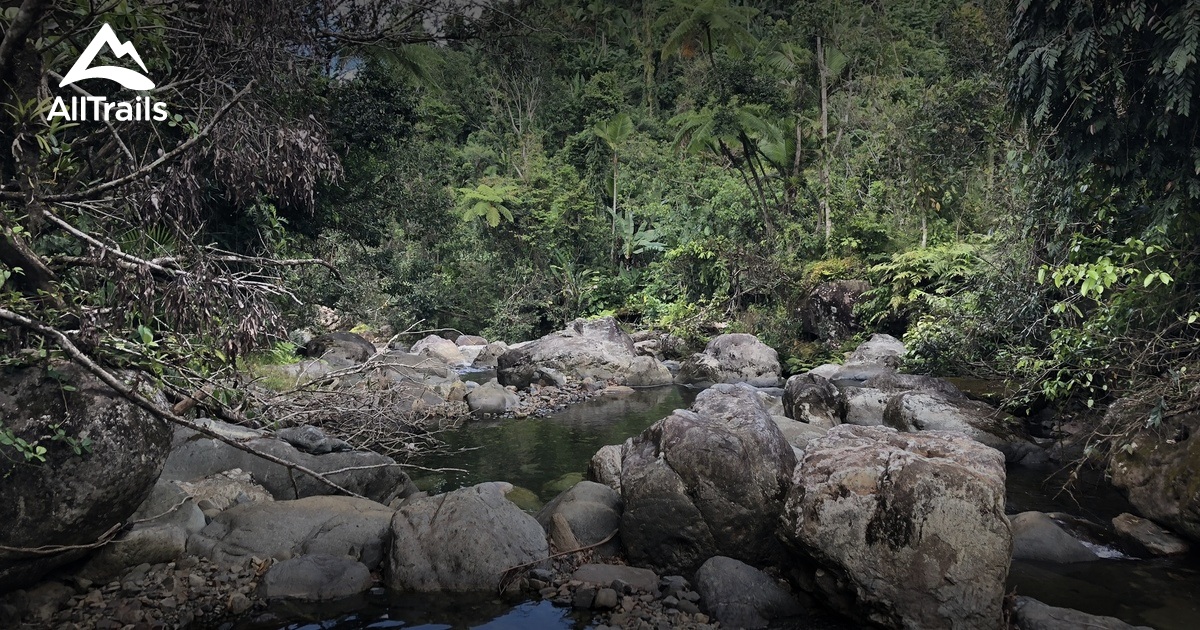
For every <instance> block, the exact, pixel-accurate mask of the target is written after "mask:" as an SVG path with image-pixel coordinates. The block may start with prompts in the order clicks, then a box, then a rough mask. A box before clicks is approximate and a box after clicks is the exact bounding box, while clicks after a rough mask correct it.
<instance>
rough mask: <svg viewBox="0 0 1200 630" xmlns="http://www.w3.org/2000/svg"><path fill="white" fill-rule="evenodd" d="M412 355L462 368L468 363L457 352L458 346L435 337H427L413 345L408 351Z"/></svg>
mask: <svg viewBox="0 0 1200 630" xmlns="http://www.w3.org/2000/svg"><path fill="white" fill-rule="evenodd" d="M409 352H411V353H412V354H416V355H420V356H425V357H430V358H434V359H438V360H439V361H442V362H444V363H445V364H446V365H452V366H462V365H468V364H469V362H468V361H467V360H466V358H465V357H463V355H462V352H459V350H458V344H456V343H454V342H453V341H450V340H449V339H446V338H445V337H439V336H437V335H429V336H428V337H425V338H424V339H422V340H420V341H418V342H417V343H414V344H413V345H412V348H410V349H409Z"/></svg>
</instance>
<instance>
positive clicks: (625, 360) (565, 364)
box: [497, 317, 669, 389]
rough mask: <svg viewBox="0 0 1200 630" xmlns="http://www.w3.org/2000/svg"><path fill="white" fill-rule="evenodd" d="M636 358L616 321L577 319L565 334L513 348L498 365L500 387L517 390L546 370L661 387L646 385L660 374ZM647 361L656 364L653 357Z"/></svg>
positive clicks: (560, 333)
mask: <svg viewBox="0 0 1200 630" xmlns="http://www.w3.org/2000/svg"><path fill="white" fill-rule="evenodd" d="M635 357H637V354H636V352H635V350H634V347H633V340H632V339H630V338H629V335H628V334H626V333H625V331H623V330H621V327H620V326H619V325H617V321H616V320H615V319H613V318H611V317H603V318H600V319H593V320H584V319H577V320H575V321H573V322H571V323H570V324H568V325H567V327H566V329H564V330H561V331H559V332H556V333H552V334H549V335H546V336H545V337H542V338H541V339H538V340H537V341H533V342H531V343H528V344H524V345H520V346H519V347H518V346H511V347H510V349H509V350H508V352H505V353H504V354H502V355H500V358H499V360H498V361H497V378H498V379H499V380H500V384H501V385H513V386H515V387H517V388H518V389H523V388H526V387H528V386H529V385H530V383H533V382H535V381H536V380H537V379H538V378H539V371H543V370H550V371H553V372H557V373H561V374H563V375H565V376H568V377H571V378H574V379H577V380H583V379H585V378H592V379H594V380H597V381H601V382H603V381H609V380H611V381H616V382H617V383H619V384H626V383H628V381H629V380H630V379H631V377H633V380H635V381H636V382H635V383H628V384H636V385H645V384H661V383H647V382H644V379H645V375H647V374H649V375H651V376H653V375H654V374H655V373H656V372H657V371H656V370H652V369H651V368H652V366H649V365H647V364H646V363H645V362H640V363H638V362H635V361H634V359H635ZM645 359H648V360H649V361H651V362H653V363H657V361H656V360H655V359H653V358H652V357H645ZM668 373H669V372H668ZM638 375H641V376H638ZM659 376H660V377H661V374H659Z"/></svg>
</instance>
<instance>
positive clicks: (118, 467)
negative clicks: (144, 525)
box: [0, 361, 171, 591]
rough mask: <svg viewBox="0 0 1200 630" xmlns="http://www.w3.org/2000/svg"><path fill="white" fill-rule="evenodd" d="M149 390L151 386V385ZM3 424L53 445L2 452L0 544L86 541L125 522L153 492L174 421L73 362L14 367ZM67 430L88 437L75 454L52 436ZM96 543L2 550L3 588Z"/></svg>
mask: <svg viewBox="0 0 1200 630" xmlns="http://www.w3.org/2000/svg"><path fill="white" fill-rule="evenodd" d="M143 393H144V394H148V395H150V396H151V397H154V396H155V395H154V394H153V393H151V392H143ZM0 419H3V428H4V429H5V430H6V431H11V432H12V434H13V435H14V436H15V437H17V438H21V439H24V440H26V441H27V442H29V443H33V442H38V443H39V444H38V445H39V446H41V447H43V448H44V449H45V453H44V454H43V455H42V456H43V457H44V458H45V461H44V462H36V461H35V462H33V463H26V462H25V460H24V457H23V456H22V455H21V454H20V453H19V452H18V451H17V450H16V449H15V448H14V447H9V446H2V447H0V448H3V449H4V450H5V451H6V454H7V455H8V456H7V457H0V496H2V497H4V499H3V500H0V523H3V526H2V527H0V545H3V546H6V547H26V548H31V547H44V546H72V545H88V544H91V543H94V542H96V540H97V539H98V538H100V537H101V536H102V535H104V534H105V533H107V532H109V531H110V530H112V528H114V527H117V526H119V525H121V524H123V523H125V521H126V519H128V518H129V516H130V515H131V514H133V513H134V511H135V510H137V508H138V506H140V505H141V504H142V502H143V501H144V500H145V499H146V497H147V496H149V495H150V492H151V490H152V489H153V488H154V484H155V481H156V480H157V479H158V476H159V472H160V471H161V470H162V467H163V462H164V461H165V459H166V456H167V451H168V450H170V444H171V429H170V427H169V426H168V425H167V424H166V423H165V422H163V421H161V420H159V419H158V418H155V417H153V416H151V415H150V414H149V413H147V412H146V411H143V410H142V409H141V408H139V407H137V406H135V405H134V404H132V403H130V402H127V401H126V400H125V399H124V398H123V397H121V396H120V394H118V393H117V392H115V391H113V390H112V389H111V388H109V387H108V386H107V385H105V384H104V383H103V382H101V381H100V380H99V379H97V378H96V377H94V376H92V375H91V373H89V372H87V371H85V370H83V369H82V368H79V367H77V366H75V365H74V364H71V363H65V362H59V361H54V362H50V363H49V364H48V365H47V366H41V367H31V368H25V369H20V370H13V371H9V372H8V373H6V374H5V377H4V379H3V380H2V381H0ZM55 428H57V429H61V430H62V431H63V433H64V435H65V436H66V437H69V438H71V439H73V440H79V441H82V440H84V439H86V440H88V441H89V447H88V449H87V450H86V451H82V449H81V453H80V454H76V453H75V450H74V449H73V448H72V447H71V446H70V445H69V444H67V443H66V442H64V441H55V440H52V439H50V436H53V435H54V434H55ZM87 553H89V550H69V551H65V552H63V553H58V554H28V553H20V552H14V551H0V591H4V590H8V589H9V588H12V587H16V586H21V585H28V584H31V583H33V582H36V581H37V580H38V579H39V578H40V577H42V576H43V575H45V574H46V573H48V572H49V571H51V570H53V569H55V568H57V567H59V566H62V565H63V564H66V563H68V562H72V561H74V560H76V559H79V558H81V557H83V556H84V555H86V554H87Z"/></svg>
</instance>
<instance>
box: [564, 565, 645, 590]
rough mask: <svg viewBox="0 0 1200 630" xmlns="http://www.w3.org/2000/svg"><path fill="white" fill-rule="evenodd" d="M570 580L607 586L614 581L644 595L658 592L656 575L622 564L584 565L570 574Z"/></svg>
mask: <svg viewBox="0 0 1200 630" xmlns="http://www.w3.org/2000/svg"><path fill="white" fill-rule="evenodd" d="M571 579H572V580H578V581H580V582H583V583H584V584H594V585H597V586H609V585H611V584H612V583H613V582H614V581H616V580H621V581H622V582H624V583H626V584H628V585H630V586H632V587H633V588H635V589H637V590H639V591H642V592H644V593H657V592H658V574H657V573H655V572H654V571H651V570H650V569H641V568H638V567H630V566H625V565H623V564H585V565H583V566H581V567H579V568H578V569H575V572H574V573H572V574H571Z"/></svg>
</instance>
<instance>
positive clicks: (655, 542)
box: [621, 384, 796, 573]
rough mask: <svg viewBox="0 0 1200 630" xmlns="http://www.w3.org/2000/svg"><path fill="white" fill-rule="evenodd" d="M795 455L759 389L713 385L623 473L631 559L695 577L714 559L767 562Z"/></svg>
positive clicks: (643, 443) (650, 436)
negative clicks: (760, 395) (708, 561)
mask: <svg viewBox="0 0 1200 630" xmlns="http://www.w3.org/2000/svg"><path fill="white" fill-rule="evenodd" d="M795 464H796V458H795V455H794V454H793V452H792V448H791V446H790V445H789V444H788V443H787V440H785V439H784V437H783V434H782V433H781V432H780V431H779V427H778V426H776V425H775V422H774V421H773V420H772V419H771V416H770V415H769V414H767V412H766V409H765V408H764V407H763V405H762V402H761V401H760V400H759V397H758V395H757V392H756V391H755V389H754V388H753V387H750V386H747V385H744V384H743V385H727V384H724V385H715V386H713V387H711V388H709V389H707V390H705V391H703V392H701V393H700V395H699V396H697V397H696V401H695V403H694V404H693V405H692V407H691V409H690V410H677V411H675V412H674V413H672V414H671V415H670V416H667V417H666V418H664V419H662V420H660V421H658V422H656V423H655V424H654V425H652V426H651V427H649V428H648V429H646V430H645V431H643V432H642V434H641V435H639V436H638V437H636V438H634V439H633V441H632V443H631V444H630V446H629V447H628V448H627V449H626V450H625V453H624V459H623V461H622V467H621V494H622V496H623V498H624V499H625V512H624V513H623V515H622V517H621V540H622V542H623V543H624V545H625V549H626V551H627V553H628V556H629V559H630V561H631V562H633V563H635V564H639V565H642V566H648V567H650V568H654V569H656V570H659V571H661V572H664V573H691V572H693V571H695V570H696V569H697V568H698V567H699V566H700V564H702V563H703V562H704V561H705V560H707V559H708V558H710V557H712V556H714V555H726V556H729V557H733V558H738V559H741V560H744V561H747V562H756V563H769V562H771V561H773V560H776V559H777V557H778V552H779V548H778V545H777V541H776V538H775V535H774V532H775V522H776V520H777V518H778V515H779V513H780V510H781V509H782V507H783V503H782V499H783V495H784V493H785V492H786V491H787V487H788V482H789V480H790V478H791V474H792V469H793V468H794V467H795Z"/></svg>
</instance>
